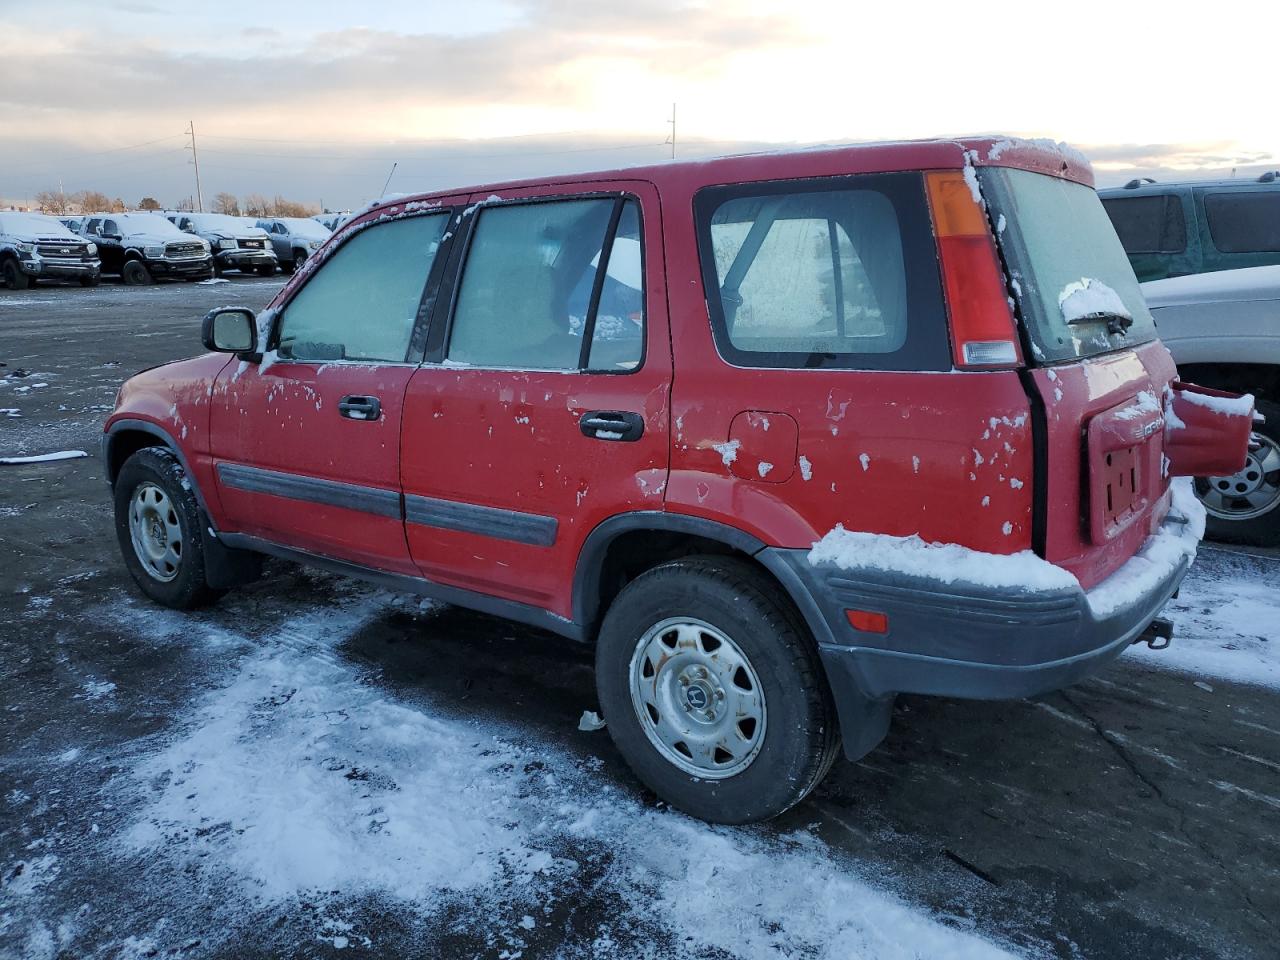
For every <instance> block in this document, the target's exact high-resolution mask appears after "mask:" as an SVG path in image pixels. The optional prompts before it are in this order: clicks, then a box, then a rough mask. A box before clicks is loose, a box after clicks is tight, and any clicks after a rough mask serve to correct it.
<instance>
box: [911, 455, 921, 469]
mask: <svg viewBox="0 0 1280 960" xmlns="http://www.w3.org/2000/svg"><path fill="white" fill-rule="evenodd" d="M911 472H912V473H919V472H920V458H919V457H912V458H911Z"/></svg>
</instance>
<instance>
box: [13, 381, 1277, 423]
mask: <svg viewBox="0 0 1280 960" xmlns="http://www.w3.org/2000/svg"><path fill="white" fill-rule="evenodd" d="M35 386H37V387H38V386H40V384H38V383H37V384H35ZM1178 396H1180V397H1181V398H1182V399H1183V400H1185V401H1186V402H1187V403H1193V404H1195V405H1196V406H1197V407H1204V408H1205V409H1206V410H1212V411H1213V412H1214V413H1218V414H1221V415H1222V416H1224V417H1247V416H1249V414H1250V413H1252V412H1253V403H1254V400H1253V394H1252V393H1246V394H1244V395H1242V396H1239V397H1215V396H1211V395H1210V394H1207V393H1196V392H1195V391H1193V390H1179V391H1178ZM1151 400H1152V402H1155V397H1152V398H1151Z"/></svg>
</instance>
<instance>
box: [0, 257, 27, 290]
mask: <svg viewBox="0 0 1280 960" xmlns="http://www.w3.org/2000/svg"><path fill="white" fill-rule="evenodd" d="M3 272H4V285H5V286H6V287H8V288H9V289H10V290H25V289H27V287H29V286H31V278H30V277H28V276H27V275H26V274H25V273H23V272H22V270H21V268H20V267H19V266H18V261H16V260H6V261H5V262H4V271H3Z"/></svg>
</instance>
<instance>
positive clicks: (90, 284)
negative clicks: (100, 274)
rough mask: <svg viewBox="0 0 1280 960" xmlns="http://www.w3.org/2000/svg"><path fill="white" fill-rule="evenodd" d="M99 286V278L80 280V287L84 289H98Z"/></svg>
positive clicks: (82, 278)
mask: <svg viewBox="0 0 1280 960" xmlns="http://www.w3.org/2000/svg"><path fill="white" fill-rule="evenodd" d="M97 285H98V278H97V277H81V278H80V286H82V287H96V286H97Z"/></svg>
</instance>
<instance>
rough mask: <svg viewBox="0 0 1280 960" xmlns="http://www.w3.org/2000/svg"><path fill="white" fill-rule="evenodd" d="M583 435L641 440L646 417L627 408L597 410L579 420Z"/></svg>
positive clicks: (610, 438)
mask: <svg viewBox="0 0 1280 960" xmlns="http://www.w3.org/2000/svg"><path fill="white" fill-rule="evenodd" d="M578 426H579V428H580V429H581V430H582V434H583V436H586V437H593V438H594V439H596V440H622V441H631V440H639V439H640V437H641V436H642V435H643V434H644V417H642V416H640V414H638V413H631V412H629V411H626V410H596V411H594V412H592V413H584V414H583V415H582V419H581V420H579V421H578Z"/></svg>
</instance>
